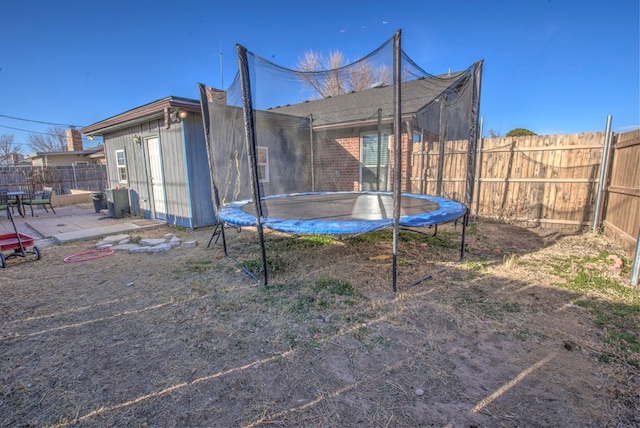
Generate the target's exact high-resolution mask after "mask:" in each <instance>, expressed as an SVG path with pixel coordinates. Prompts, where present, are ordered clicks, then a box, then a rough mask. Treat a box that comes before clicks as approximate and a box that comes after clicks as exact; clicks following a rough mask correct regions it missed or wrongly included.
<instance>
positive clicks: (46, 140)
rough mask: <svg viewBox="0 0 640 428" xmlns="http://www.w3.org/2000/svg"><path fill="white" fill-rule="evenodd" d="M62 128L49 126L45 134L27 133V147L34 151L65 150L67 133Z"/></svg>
mask: <svg viewBox="0 0 640 428" xmlns="http://www.w3.org/2000/svg"><path fill="white" fill-rule="evenodd" d="M66 132H67V131H66V130H65V129H63V128H57V127H55V128H49V129H48V130H47V134H49V135H42V134H29V137H28V139H29V143H28V145H29V148H30V149H31V150H32V151H34V152H36V153H42V152H66V151H67V134H66Z"/></svg>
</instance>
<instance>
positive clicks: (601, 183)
mask: <svg viewBox="0 0 640 428" xmlns="http://www.w3.org/2000/svg"><path fill="white" fill-rule="evenodd" d="M610 152H611V115H609V116H607V126H606V130H605V132H604V147H603V148H602V163H601V164H600V177H598V193H597V195H596V206H595V209H594V210H593V227H592V229H591V231H592V232H593V233H595V232H597V231H598V229H600V224H601V223H602V208H603V207H602V205H603V204H604V193H605V190H606V189H605V186H606V184H607V175H608V174H609V153H610Z"/></svg>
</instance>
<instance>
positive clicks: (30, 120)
mask: <svg viewBox="0 0 640 428" xmlns="http://www.w3.org/2000/svg"><path fill="white" fill-rule="evenodd" d="M0 117H6V118H7V119H13V120H21V121H23V122H32V123H42V124H44V125H53V126H64V127H67V128H82V126H79V125H69V124H67V123H55V122H44V121H42V120H33V119H24V118H22V117H15V116H8V115H6V114H0ZM5 128H8V126H6V127H5Z"/></svg>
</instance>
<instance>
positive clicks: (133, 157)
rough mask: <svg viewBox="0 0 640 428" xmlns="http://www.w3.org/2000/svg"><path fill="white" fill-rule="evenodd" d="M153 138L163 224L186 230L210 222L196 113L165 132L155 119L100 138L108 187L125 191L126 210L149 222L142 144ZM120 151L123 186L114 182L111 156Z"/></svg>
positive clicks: (150, 207)
mask: <svg viewBox="0 0 640 428" xmlns="http://www.w3.org/2000/svg"><path fill="white" fill-rule="evenodd" d="M183 126H185V127H186V128H184V129H183ZM134 135H139V136H140V137H141V144H136V143H134V141H133V136H134ZM154 136H157V137H158V141H159V145H160V154H161V159H162V174H163V179H164V186H165V203H166V222H167V223H168V224H172V225H177V226H183V227H188V228H196V227H203V226H208V225H211V224H214V223H215V217H214V214H213V206H212V203H211V191H210V190H209V189H210V181H209V180H210V178H209V177H210V175H209V164H208V160H207V157H206V144H205V140H204V131H203V128H202V119H201V117H200V116H199V115H196V114H190V115H189V117H187V119H185V120H184V121H182V122H180V123H172V124H171V127H170V128H169V129H166V128H165V126H164V120H163V119H162V118H160V119H156V120H152V121H149V122H145V123H143V124H140V125H136V126H133V127H131V128H127V129H124V130H120V131H116V132H113V133H111V134H107V135H105V137H104V141H105V158H106V161H107V171H108V180H109V186H110V187H111V188H115V187H121V188H122V187H127V188H128V189H129V200H130V205H131V212H132V213H142V214H144V217H145V218H152V216H153V205H152V199H151V189H150V187H149V182H148V179H147V175H148V168H149V163H148V157H149V156H148V153H147V152H146V150H147V147H146V145H145V143H144V140H145V139H146V138H150V137H154ZM121 149H124V150H125V156H126V161H127V173H128V178H129V180H128V183H127V184H126V185H125V184H123V183H119V182H118V172H117V164H116V157H115V152H116V151H117V150H121ZM192 186H195V187H192Z"/></svg>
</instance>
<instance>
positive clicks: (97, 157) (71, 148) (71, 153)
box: [25, 129, 104, 167]
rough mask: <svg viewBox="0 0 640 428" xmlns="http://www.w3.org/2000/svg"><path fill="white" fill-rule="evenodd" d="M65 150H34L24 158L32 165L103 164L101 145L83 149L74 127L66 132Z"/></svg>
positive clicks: (80, 138) (79, 135)
mask: <svg viewBox="0 0 640 428" xmlns="http://www.w3.org/2000/svg"><path fill="white" fill-rule="evenodd" d="M66 137H67V150H66V151H60V152H36V153H33V154H31V155H29V156H27V157H26V158H25V161H28V162H30V163H31V165H32V166H41V167H44V166H71V165H73V166H77V165H100V164H104V152H103V150H102V147H96V148H92V149H86V150H85V149H84V147H83V144H82V136H81V134H80V132H79V131H78V130H76V129H68V130H67V132H66Z"/></svg>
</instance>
